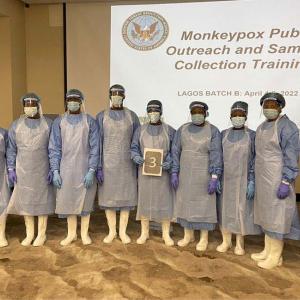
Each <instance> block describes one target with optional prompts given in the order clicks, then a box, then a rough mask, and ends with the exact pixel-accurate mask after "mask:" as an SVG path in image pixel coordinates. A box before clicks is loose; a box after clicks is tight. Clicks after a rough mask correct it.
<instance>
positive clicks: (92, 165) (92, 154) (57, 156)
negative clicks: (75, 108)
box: [49, 114, 99, 217]
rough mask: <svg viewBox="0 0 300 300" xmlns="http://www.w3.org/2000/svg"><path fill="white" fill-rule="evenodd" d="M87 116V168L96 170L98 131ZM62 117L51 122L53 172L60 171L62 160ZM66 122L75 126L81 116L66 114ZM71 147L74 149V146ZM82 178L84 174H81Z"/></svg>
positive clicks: (51, 161) (83, 214)
mask: <svg viewBox="0 0 300 300" xmlns="http://www.w3.org/2000/svg"><path fill="white" fill-rule="evenodd" d="M86 116H87V123H88V127H89V130H88V144H89V158H88V168H87V170H86V172H88V170H89V169H92V170H95V171H96V170H97V168H98V162H99V131H98V126H97V123H96V121H95V120H94V119H93V118H92V117H91V116H90V115H88V114H87V115H86ZM62 118H63V117H62V116H59V117H58V118H56V119H55V121H54V122H53V126H52V130H51V135H50V141H49V158H50V166H51V170H52V171H53V172H54V171H55V170H60V165H61V159H62V145H63V141H62V135H61V122H62ZM66 120H67V122H68V123H69V124H70V125H73V126H75V125H76V124H79V123H80V122H83V114H66ZM73 147H76V145H74V146H73ZM74 171H76V166H74ZM81 175H82V178H84V176H85V175H86V174H81ZM90 213H91V210H90V209H89V210H84V208H83V211H82V212H81V214H80V215H81V216H85V215H89V214H90ZM65 216H66V215H60V217H65Z"/></svg>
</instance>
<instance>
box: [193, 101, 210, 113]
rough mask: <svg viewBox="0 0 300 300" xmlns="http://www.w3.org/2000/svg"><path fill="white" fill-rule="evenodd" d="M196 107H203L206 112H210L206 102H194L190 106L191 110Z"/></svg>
mask: <svg viewBox="0 0 300 300" xmlns="http://www.w3.org/2000/svg"><path fill="white" fill-rule="evenodd" d="M195 107H202V108H204V109H205V111H208V105H207V104H206V103H204V102H200V101H193V102H192V103H191V104H190V110H192V109H193V108H195Z"/></svg>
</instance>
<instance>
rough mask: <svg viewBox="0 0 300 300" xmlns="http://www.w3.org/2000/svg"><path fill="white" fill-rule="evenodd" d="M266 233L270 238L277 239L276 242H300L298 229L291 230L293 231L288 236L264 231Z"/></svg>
mask: <svg viewBox="0 0 300 300" xmlns="http://www.w3.org/2000/svg"><path fill="white" fill-rule="evenodd" d="M263 231H264V233H265V234H266V235H267V236H268V237H270V238H271V239H276V240H281V241H282V240H285V239H288V240H296V241H298V240H300V230H299V229H298V228H293V227H292V228H291V231H290V232H289V233H286V234H282V233H277V232H270V231H267V230H263Z"/></svg>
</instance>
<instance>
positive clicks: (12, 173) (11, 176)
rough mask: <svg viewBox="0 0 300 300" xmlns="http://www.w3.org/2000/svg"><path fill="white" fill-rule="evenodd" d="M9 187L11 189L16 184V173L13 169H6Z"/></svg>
mask: <svg viewBox="0 0 300 300" xmlns="http://www.w3.org/2000/svg"><path fill="white" fill-rule="evenodd" d="M8 182H9V187H13V186H14V185H15V184H16V183H17V173H16V170H14V169H8Z"/></svg>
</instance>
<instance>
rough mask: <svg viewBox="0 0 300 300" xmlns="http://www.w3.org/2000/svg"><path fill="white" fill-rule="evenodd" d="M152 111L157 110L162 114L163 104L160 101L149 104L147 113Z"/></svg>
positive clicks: (152, 101)
mask: <svg viewBox="0 0 300 300" xmlns="http://www.w3.org/2000/svg"><path fill="white" fill-rule="evenodd" d="M151 109H155V110H156V111H159V112H160V113H161V114H162V103H161V102H160V101H159V100H151V101H149V102H148V104H147V112H149V111H150V110H151Z"/></svg>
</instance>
